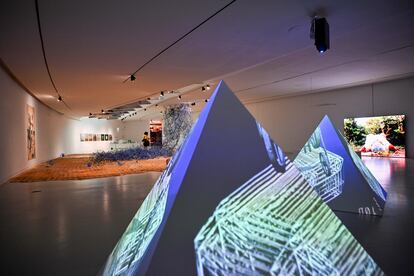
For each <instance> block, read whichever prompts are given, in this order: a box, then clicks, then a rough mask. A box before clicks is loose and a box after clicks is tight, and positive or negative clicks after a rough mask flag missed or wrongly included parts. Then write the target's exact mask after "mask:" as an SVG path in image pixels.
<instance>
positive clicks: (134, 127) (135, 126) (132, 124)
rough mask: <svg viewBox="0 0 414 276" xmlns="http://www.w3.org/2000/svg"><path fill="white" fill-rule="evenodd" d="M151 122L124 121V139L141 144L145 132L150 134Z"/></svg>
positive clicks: (122, 133)
mask: <svg viewBox="0 0 414 276" xmlns="http://www.w3.org/2000/svg"><path fill="white" fill-rule="evenodd" d="M149 127H150V120H149V119H143V120H131V121H124V122H123V123H122V127H121V135H122V139H126V140H131V141H137V142H141V140H142V137H143V135H144V132H145V131H148V133H149Z"/></svg>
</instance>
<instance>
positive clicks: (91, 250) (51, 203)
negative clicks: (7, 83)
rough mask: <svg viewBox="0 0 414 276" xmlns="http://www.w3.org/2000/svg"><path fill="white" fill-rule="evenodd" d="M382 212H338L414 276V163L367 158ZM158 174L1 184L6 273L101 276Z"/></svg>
mask: <svg viewBox="0 0 414 276" xmlns="http://www.w3.org/2000/svg"><path fill="white" fill-rule="evenodd" d="M364 162H365V163H366V164H367V165H368V167H369V168H370V169H371V170H372V171H373V173H374V174H375V176H376V177H377V178H378V179H379V181H380V182H381V183H382V185H383V186H384V188H385V189H386V190H387V192H388V200H387V203H386V206H385V214H384V216H383V217H381V218H380V217H371V216H361V215H357V214H350V213H339V212H337V213H336V214H337V215H338V216H339V217H340V219H341V220H342V221H343V222H344V223H345V224H346V225H347V227H348V228H349V229H350V230H351V232H352V233H353V234H354V236H355V237H356V238H357V239H358V240H359V241H360V243H361V244H362V245H363V246H364V248H365V249H366V250H367V251H368V253H369V254H370V255H371V256H372V257H373V258H374V260H375V261H376V262H377V263H378V264H379V265H380V267H381V268H382V269H383V270H384V271H385V273H386V274H388V275H411V274H413V273H412V272H411V270H410V267H411V263H412V261H413V260H414V254H413V253H412V252H413V249H414V222H413V219H414V180H413V179H414V160H409V159H381V158H370V159H364ZM158 175H159V173H145V174H140V175H128V176H122V177H111V178H102V179H94V180H82V181H55V182H41V183H7V184H4V185H2V186H0V275H96V274H97V273H98V271H99V270H100V269H101V268H102V266H103V264H104V263H105V260H106V257H107V256H108V254H109V253H110V252H111V250H112V249H113V247H114V246H115V244H116V242H117V241H118V239H119V238H120V236H121V235H122V233H123V232H124V230H125V228H126V226H127V225H128V223H129V221H130V220H131V218H132V216H133V215H134V214H135V212H136V210H137V209H138V206H139V205H140V204H141V203H142V201H143V199H144V197H145V195H146V194H147V193H148V191H149V190H150V189H151V186H152V184H153V183H154V182H155V180H156V178H157V177H158Z"/></svg>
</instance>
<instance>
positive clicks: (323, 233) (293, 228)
mask: <svg viewBox="0 0 414 276" xmlns="http://www.w3.org/2000/svg"><path fill="white" fill-rule="evenodd" d="M286 163H287V167H286V171H285V172H278V171H277V170H275V168H274V166H273V165H269V166H268V167H266V168H264V169H263V170H262V171H260V172H259V173H258V174H256V175H255V176H254V177H252V178H251V179H250V180H248V181H247V182H246V183H244V184H243V185H242V186H241V187H240V188H239V189H237V190H236V191H234V192H233V193H232V194H230V195H229V196H228V197H226V198H225V199H223V200H222V201H221V202H220V204H219V205H218V206H217V208H216V210H215V211H214V213H213V214H212V216H211V217H210V218H209V219H208V221H207V222H206V223H205V225H204V226H203V227H202V228H201V230H200V231H199V233H198V234H197V236H196V238H195V240H194V244H195V254H196V263H197V273H198V275H199V276H202V275H269V274H270V275H383V274H384V273H383V272H382V270H381V269H380V267H379V266H378V265H377V264H376V263H375V262H374V260H373V259H372V258H371V257H370V256H369V255H368V253H367V252H366V251H365V250H364V249H363V248H362V246H361V245H359V243H358V242H357V241H356V240H355V239H354V237H353V236H352V234H351V233H350V232H349V231H348V230H347V229H346V227H345V226H344V225H343V224H342V223H341V221H340V220H339V219H338V218H337V217H336V216H335V215H334V213H333V212H332V211H331V210H330V209H329V207H328V206H327V205H326V204H325V203H324V202H323V201H322V200H321V199H320V197H319V196H318V194H317V193H316V192H315V191H314V189H313V188H312V187H311V186H310V185H309V184H308V183H307V182H306V180H305V179H304V178H303V177H302V176H301V174H300V173H299V171H298V170H297V169H296V168H295V167H294V165H293V164H292V163H290V162H289V160H287V158H286Z"/></svg>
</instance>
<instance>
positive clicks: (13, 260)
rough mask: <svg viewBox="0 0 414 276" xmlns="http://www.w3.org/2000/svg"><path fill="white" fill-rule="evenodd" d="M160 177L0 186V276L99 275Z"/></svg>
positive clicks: (127, 177)
mask: <svg viewBox="0 0 414 276" xmlns="http://www.w3.org/2000/svg"><path fill="white" fill-rule="evenodd" d="M159 174H160V173H155V172H154V173H143V174H138V175H126V176H120V177H110V178H100V179H93V180H82V181H79V180H72V181H53V182H32V183H7V184H4V185H2V186H0V225H1V226H0V263H1V265H0V275H97V273H98V271H99V270H100V269H101V268H102V267H103V265H104V264H105V261H106V258H107V257H108V255H109V253H110V252H111V251H112V249H113V248H114V247H115V244H116V242H117V241H118V239H119V238H120V237H121V235H122V233H123V232H124V231H125V228H126V227H127V225H128V224H129V222H130V220H131V218H132V217H133V215H134V214H135V212H136V211H137V209H138V207H139V206H140V205H141V203H142V201H143V200H144V198H145V196H146V195H147V193H148V192H149V191H150V189H151V188H152V185H153V183H155V181H156V179H157V178H158V176H159Z"/></svg>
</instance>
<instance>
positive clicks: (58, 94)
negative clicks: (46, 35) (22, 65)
mask: <svg viewBox="0 0 414 276" xmlns="http://www.w3.org/2000/svg"><path fill="white" fill-rule="evenodd" d="M35 8H36V20H37V29H38V31H39V38H40V46H41V48H42V54H43V61H44V63H45V66H46V71H47V74H48V75H49V80H50V82H51V83H52V86H53V88H54V90H55V92H56V94H57V96H58V101H59V102H63V104H64V105H65V106H66V107H67V108H68V109H69V110H70V107H69V106H68V105H67V104H66V102H64V101H63V99H62V97H61V94H60V93H59V90H58V89H57V87H56V84H55V82H54V81H53V78H52V74H51V72H50V68H49V63H48V61H47V57H46V50H45V43H44V40H43V33H42V25H41V23H40V9H39V1H38V0H35ZM59 99H60V100H59Z"/></svg>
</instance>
